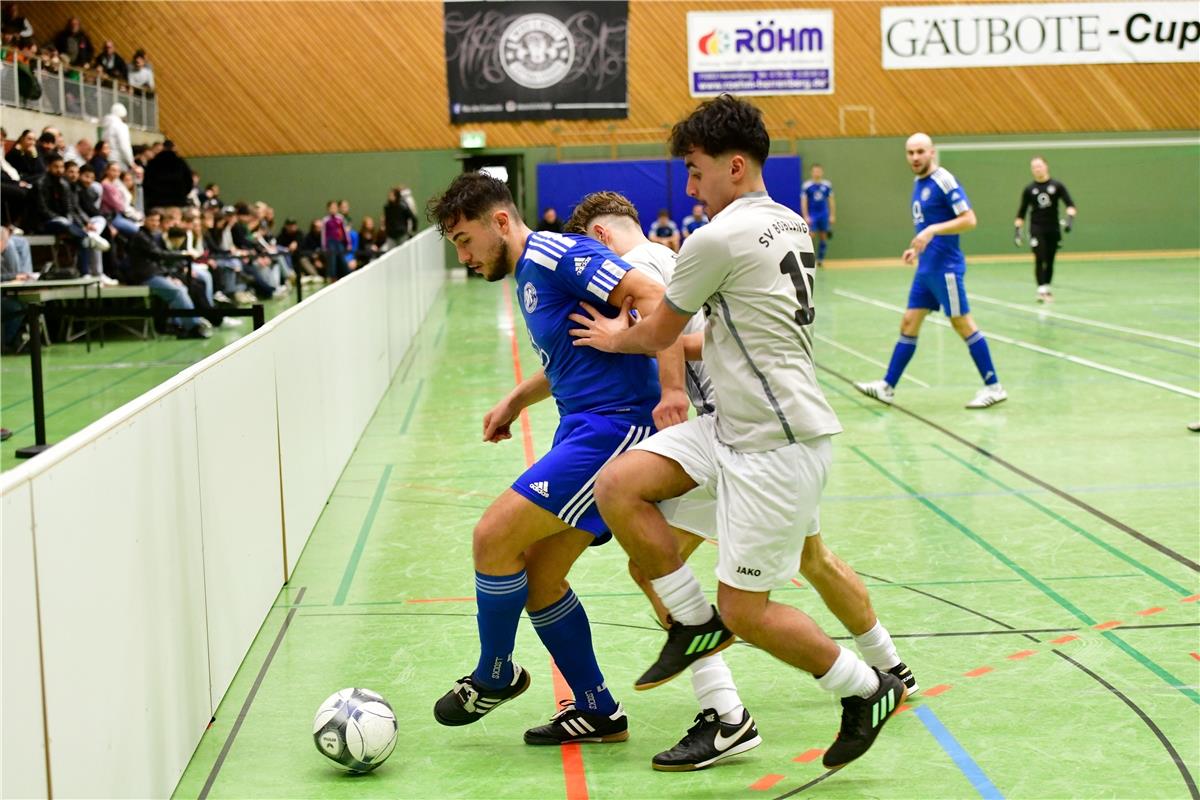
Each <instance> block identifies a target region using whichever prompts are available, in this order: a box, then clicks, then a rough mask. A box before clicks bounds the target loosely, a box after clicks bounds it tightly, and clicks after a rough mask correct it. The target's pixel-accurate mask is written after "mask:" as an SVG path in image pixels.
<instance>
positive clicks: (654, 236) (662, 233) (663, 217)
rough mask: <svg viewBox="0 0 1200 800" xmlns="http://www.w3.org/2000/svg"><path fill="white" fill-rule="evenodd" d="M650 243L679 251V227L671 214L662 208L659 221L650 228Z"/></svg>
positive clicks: (659, 212)
mask: <svg viewBox="0 0 1200 800" xmlns="http://www.w3.org/2000/svg"><path fill="white" fill-rule="evenodd" d="M648 236H649V239H650V241H652V242H658V243H659V244H661V245H666V246H667V247H669V248H671V249H672V250H675V251H678V250H679V227H678V226H677V225H676V224H675V221H674V220H672V219H671V212H670V211H667V209H665V208H662V209H659V211H658V219H657V220H655V221H654V224H653V225H651V226H650V230H649V232H648Z"/></svg>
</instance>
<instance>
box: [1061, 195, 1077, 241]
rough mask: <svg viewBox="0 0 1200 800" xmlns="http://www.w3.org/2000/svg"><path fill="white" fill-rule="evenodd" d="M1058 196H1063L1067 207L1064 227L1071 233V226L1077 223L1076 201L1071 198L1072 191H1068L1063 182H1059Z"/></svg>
mask: <svg viewBox="0 0 1200 800" xmlns="http://www.w3.org/2000/svg"><path fill="white" fill-rule="evenodd" d="M1058 196H1059V197H1061V198H1062V201H1063V205H1065V206H1066V207H1067V218H1066V220H1065V221H1064V224H1063V229H1064V230H1066V232H1067V233H1070V232H1071V226H1072V225H1074V224H1075V214H1076V213H1077V211H1076V209H1075V202H1074V201H1073V200H1072V199H1071V193H1070V192H1068V191H1067V187H1066V186H1063V185H1062V183H1059V184H1058Z"/></svg>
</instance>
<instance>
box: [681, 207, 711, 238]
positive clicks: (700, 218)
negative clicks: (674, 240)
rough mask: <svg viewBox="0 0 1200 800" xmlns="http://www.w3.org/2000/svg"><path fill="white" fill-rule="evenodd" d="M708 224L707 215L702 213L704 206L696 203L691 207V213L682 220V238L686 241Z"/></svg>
mask: <svg viewBox="0 0 1200 800" xmlns="http://www.w3.org/2000/svg"><path fill="white" fill-rule="evenodd" d="M707 224H708V214H705V213H704V205H703V204H702V203H697V204H696V205H694V206H692V213H691V214H689V215H687V216H686V217H684V218H683V238H684V239H687V238H688V237H689V236H691V235H692V234H693V233H695V232H696V231H697V230H698V229H699V228H702V227H704V226H705V225H707Z"/></svg>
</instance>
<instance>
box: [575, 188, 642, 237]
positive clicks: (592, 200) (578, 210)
mask: <svg viewBox="0 0 1200 800" xmlns="http://www.w3.org/2000/svg"><path fill="white" fill-rule="evenodd" d="M596 217H628V218H629V219H631V220H633V222H634V224H635V225H637V226H638V227H639V228H640V227H641V225H642V223H641V220H639V219H638V213H637V209H636V208H634V207H633V203H631V202H629V198H628V197H626V196H625V195H623V194H621V193H620V192H592V193H591V194H589V195H587V196H585V197H584V198H583V199H582V200H580V201H579V205H577V206H575V210H574V211H572V212H571V218H570V219H569V220H567V222H566V224H565V225H564V226H563V230H565V231H566V232H567V233H578V234H580V235H583V236H586V235H587V225H588V223H589V222H591V221H592V220H594V219H595V218H596Z"/></svg>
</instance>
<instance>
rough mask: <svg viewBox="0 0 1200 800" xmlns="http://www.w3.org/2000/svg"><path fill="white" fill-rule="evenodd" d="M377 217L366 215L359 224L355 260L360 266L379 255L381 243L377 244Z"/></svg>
mask: <svg viewBox="0 0 1200 800" xmlns="http://www.w3.org/2000/svg"><path fill="white" fill-rule="evenodd" d="M376 233H377V231H376V230H375V218H374V217H371V216H366V217H363V218H362V222H360V223H359V225H358V242H357V245H356V247H355V249H354V253H355V256H354V258H355V260H356V261H357V262H358V264H359V266H362V265H364V264H368V263H370V262H371V261H372V260H373V259H374V258H376V257H377V256H378V255H379V245H377V244H375V235H376Z"/></svg>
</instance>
